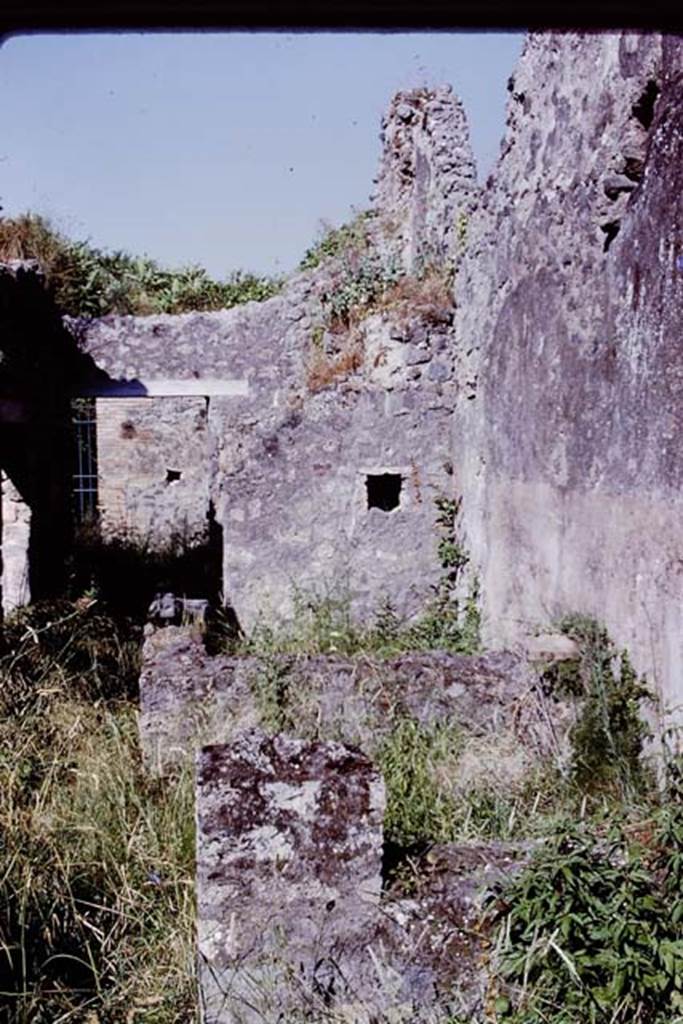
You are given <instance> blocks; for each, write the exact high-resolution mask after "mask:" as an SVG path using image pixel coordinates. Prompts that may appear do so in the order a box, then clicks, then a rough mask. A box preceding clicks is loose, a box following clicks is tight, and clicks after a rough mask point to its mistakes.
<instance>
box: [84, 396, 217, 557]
mask: <svg viewBox="0 0 683 1024" xmlns="http://www.w3.org/2000/svg"><path fill="white" fill-rule="evenodd" d="M96 411H97V412H96V417H97V450H98V478H99V479H98V491H99V494H98V502H99V508H100V515H101V522H102V532H103V536H105V537H107V536H111V535H112V534H113V535H117V534H119V533H121V534H123V535H124V536H133V537H135V538H140V539H141V540H142V541H143V542H144V543H149V544H152V545H153V546H159V545H162V546H163V544H168V543H170V542H171V541H175V540H180V541H181V542H183V543H188V544H197V543H203V542H205V541H206V539H207V534H208V529H209V511H210V504H209V503H210V468H211V467H210V450H211V449H210V444H209V439H208V424H207V418H208V417H207V399H205V398H201V397H188V398H171V397H168V398H98V399H97V401H96Z"/></svg>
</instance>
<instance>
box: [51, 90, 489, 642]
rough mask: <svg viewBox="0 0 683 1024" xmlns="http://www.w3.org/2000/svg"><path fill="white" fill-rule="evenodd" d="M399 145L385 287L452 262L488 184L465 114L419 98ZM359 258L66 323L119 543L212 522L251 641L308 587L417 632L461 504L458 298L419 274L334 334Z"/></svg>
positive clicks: (399, 124)
mask: <svg viewBox="0 0 683 1024" xmlns="http://www.w3.org/2000/svg"><path fill="white" fill-rule="evenodd" d="M406 111H408V113H406ZM449 139H450V140H451V141H452V143H453V145H452V146H451V147H450V148H449V145H448V143H449ZM384 142H385V154H384V157H383V160H382V164H381V167H380V175H379V184H378V198H377V206H376V210H375V213H376V214H377V216H376V217H375V218H374V220H373V224H375V228H373V230H372V231H371V232H370V235H371V237H370V240H369V242H368V244H369V245H370V246H371V247H374V248H373V252H374V255H373V261H372V267H373V272H374V273H377V274H380V275H381V274H382V273H384V272H385V271H386V268H387V267H388V262H389V261H390V258H391V253H395V252H396V251H398V250H401V252H402V251H403V248H405V246H407V249H406V253H407V252H408V250H410V253H412V255H411V256H410V258H409V259H408V258H407V257H406V261H404V262H405V266H404V269H407V270H414V269H415V267H416V265H417V263H419V260H418V255H419V256H420V259H421V258H422V256H424V255H425V253H427V250H429V253H430V259H440V260H442V262H443V261H444V260H445V261H448V260H449V259H451V257H452V249H453V246H452V242H453V237H454V236H453V231H452V230H451V229H452V228H453V225H454V224H456V221H457V220H458V217H459V215H460V213H462V212H463V211H464V210H465V209H468V208H469V205H471V198H472V192H473V178H474V170H473V164H472V160H471V153H470V151H469V143H467V142H466V130H465V124H464V116H463V113H462V109H461V107H460V105H459V103H458V101H457V100H455V98H454V97H453V96H452V94H451V93H450V91H449V90H437V91H436V92H435V93H434V94H432V93H426V92H424V91H419V92H418V93H415V94H414V95H413V94H405V95H404V96H403V98H402V101H401V103H397V104H394V106H392V109H391V111H390V113H389V116H388V118H387V119H386V120H385V124H384ZM453 146H455V149H456V152H455V154H454V152H453ZM397 160H398V164H397V163H396V161H397ZM404 165H405V166H404ZM411 211H412V212H411ZM394 215H395V216H394ZM392 217H393V221H392ZM406 217H408V221H409V223H410V230H409V232H408V233H407V234H405V233H404V232H403V229H402V227H401V225H402V224H404V219H405V218H406ZM408 221H405V223H408ZM390 222H392V223H393V224H394V227H392V228H391V229H389V228H388V227H387V225H389V223H390ZM378 224H380V225H381V229H382V230H381V232H379V233H378V231H377V230H376V225H378ZM380 235H381V237H380ZM397 247H398V249H397ZM346 256H348V254H346ZM346 256H340V257H338V258H332V259H331V260H327V261H324V262H323V263H322V264H321V265H320V266H319V267H317V268H316V269H315V270H313V271H309V272H307V273H301V274H298V275H294V276H293V277H292V278H291V279H290V280H289V281H288V282H287V285H286V287H285V289H284V291H283V292H282V293H281V294H280V295H278V296H276V297H274V298H272V299H270V300H268V301H266V302H263V303H248V304H246V305H244V306H241V307H237V308H235V309H232V310H228V311H219V312H214V313H188V314H183V315H181V316H167V315H162V316H147V317H130V316H128V317H105V318H103V319H101V320H98V321H93V322H79V321H75V320H70V321H69V326H70V329H71V330H72V331H73V333H74V335H75V336H77V337H78V339H79V345H80V348H81V351H82V352H83V353H84V354H85V355H86V356H87V357H88V358H89V359H90V360H92V363H93V367H94V372H93V376H92V380H91V381H90V382H89V381H88V380H87V379H84V380H83V381H82V382H81V386H82V387H83V388H84V389H85V391H86V393H95V394H97V395H98V396H99V397H98V420H99V424H98V448H99V472H100V506H101V511H102V515H103V523H104V525H105V529H106V530H107V531H109V532H116V531H117V530H125V529H127V528H129V527H135V528H136V529H137V530H138V532H140V533H143V534H144V536H145V539H149V540H152V541H153V543H154V544H155V546H163V543H164V542H165V541H166V540H168V538H169V536H170V534H171V533H172V532H173V531H174V530H180V529H184V528H186V529H187V531H188V534H189V535H190V536H191V537H193V536H199V534H200V533H201V528H202V524H203V523H204V524H205V523H206V521H207V517H208V516H215V522H216V524H217V525H218V528H219V529H220V530H221V531H222V543H223V566H222V568H223V589H224V599H225V601H226V602H227V603H229V604H230V605H231V607H232V608H233V609H234V611H235V613H236V615H237V618H238V620H239V623H240V625H241V626H242V627H243V628H245V629H247V630H248V629H250V628H251V627H253V626H254V624H255V623H256V622H257V620H258V619H259V617H260V616H265V617H270V618H275V617H280V616H281V617H287V616H289V615H290V614H291V613H292V611H293V598H294V592H295V590H296V589H298V590H311V589H315V590H316V591H317V592H318V594H320V593H321V591H322V592H327V593H330V592H331V593H332V594H333V595H334V596H335V597H348V599H349V600H350V603H351V608H352V612H353V614H354V615H356V616H362V615H368V614H371V613H372V612H373V611H375V610H377V608H378V607H379V605H380V604H381V603H382V602H383V600H384V599H387V598H388V599H390V600H391V602H392V604H393V606H394V607H395V609H396V611H397V612H399V614H401V615H405V616H408V617H410V616H412V615H414V614H416V613H417V612H418V611H419V610H420V609H421V608H423V607H424V606H425V604H426V602H427V601H428V600H429V598H430V597H431V595H432V588H433V586H434V585H435V583H436V582H437V580H438V577H439V573H440V565H439V559H438V556H437V544H438V539H439V538H438V536H437V532H436V509H435V505H434V501H435V498H438V497H445V498H451V499H452V498H453V497H454V490H453V480H452V467H451V453H450V430H449V421H450V416H451V415H452V411H453V407H454V402H455V398H456V391H457V384H456V380H455V377H454V349H453V344H452V320H453V309H452V299H451V296H450V295H449V293H448V287H447V286H446V285H445V284H444V283H443V282H444V280H445V277H442V279H441V284H439V279H438V275H436V277H435V276H432V277H427V278H425V279H422V280H418V278H417V277H416V276H415V275H414V274H413V275H412V276H411V275H407V276H405V277H404V280H403V281H402V283H401V286H400V287H399V288H397V289H395V290H394V291H393V292H392V291H389V292H387V293H386V294H385V295H384V296H383V301H382V302H381V303H380V304H378V305H377V304H376V305H375V306H373V305H372V304H370V305H369V307H368V308H367V309H364V308H363V307H362V304H361V305H360V306H359V308H358V309H357V310H354V312H353V316H352V317H351V318H350V320H347V321H345V320H344V319H343V318H339V317H338V318H337V319H336V320H335V318H334V316H332V315H331V314H330V309H331V308H332V307H331V298H332V297H333V296H334V295H335V294H336V293H337V292H338V290H339V289H340V288H343V287H345V286H349V281H348V280H347V278H346V277H345V275H349V274H353V273H354V272H355V271H354V261H353V260H352V259H347V258H346ZM359 258H360V257H359ZM401 258H403V257H401ZM383 267H384V270H383V269H382V268H383ZM387 272H388V271H387ZM89 386H90V390H88V388H89ZM115 395H116V396H118V397H113V396H115ZM161 395H164V396H166V397H159V396H161ZM183 395H185V397H181V396H183ZM202 403H203V404H202ZM169 472H170V473H171V475H172V476H173V477H174V479H168V473H169ZM178 472H180V473H181V477H180V479H178V478H177V476H176V474H177V473H178ZM387 475H388V476H389V477H393V478H394V480H393V482H392V481H386V480H385V479H384V478H385V477H386V476H387ZM368 478H375V479H371V480H370V481H369V480H368ZM376 478H380V479H379V480H378V479H376ZM383 481H384V483H386V484H387V485H389V484H391V486H394V487H398V488H399V489H400V491H399V495H398V500H397V501H396V502H394V504H393V506H392V505H391V504H387V507H381V506H382V501H383V499H380V503H379V505H378V504H377V502H376V501H375V499H374V498H373V496H372V495H371V494H370V493H369V491H368V486H370V487H371V488H372V487H375V486H377V487H381V486H382V482H383Z"/></svg>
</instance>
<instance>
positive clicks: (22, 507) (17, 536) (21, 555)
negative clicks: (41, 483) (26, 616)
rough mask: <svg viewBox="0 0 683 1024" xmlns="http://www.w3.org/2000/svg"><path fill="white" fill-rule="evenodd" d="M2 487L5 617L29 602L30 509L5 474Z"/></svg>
mask: <svg viewBox="0 0 683 1024" xmlns="http://www.w3.org/2000/svg"><path fill="white" fill-rule="evenodd" d="M0 480H1V487H2V610H3V613H4V614H7V612H10V611H12V609H13V608H17V607H19V606H20V605H22V604H27V603H28V601H29V600H30V588H29V541H30V537H31V509H30V508H29V506H28V505H27V504H26V502H25V501H24V500H23V498H22V497H21V495H20V494H19V491H18V490H17V489H16V487H15V486H14V484H13V483H12V481H11V480H10V479H9V477H7V476H6V475H5V474H4V473H3V474H2V476H1V478H0Z"/></svg>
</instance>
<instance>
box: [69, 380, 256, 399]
mask: <svg viewBox="0 0 683 1024" xmlns="http://www.w3.org/2000/svg"><path fill="white" fill-rule="evenodd" d="M248 394H249V381H248V380H247V379H246V378H245V377H236V378H233V379H226V380H222V379H220V378H217V377H200V378H193V379H191V380H163V379H154V380H152V379H145V380H112V381H106V382H104V383H94V384H89V385H86V386H84V387H81V388H79V390H78V395H77V396H76V397H80V398H180V397H183V396H185V395H189V396H192V395H196V396H198V397H200V398H202V397H203V398H213V397H234V398H240V397H245V396H247V395H248Z"/></svg>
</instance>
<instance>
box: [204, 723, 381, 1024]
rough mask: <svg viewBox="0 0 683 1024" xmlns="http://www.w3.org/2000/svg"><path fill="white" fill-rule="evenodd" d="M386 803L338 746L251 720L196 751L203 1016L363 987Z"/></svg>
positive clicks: (366, 765) (269, 1015)
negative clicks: (272, 731) (272, 730)
mask: <svg viewBox="0 0 683 1024" xmlns="http://www.w3.org/2000/svg"><path fill="white" fill-rule="evenodd" d="M384 806H385V796H384V784H383V782H382V780H381V778H380V776H379V774H378V772H377V770H376V769H375V768H374V767H373V765H372V764H371V762H370V761H369V760H368V759H367V758H366V757H365V756H364V755H363V754H361V753H360V752H359V751H357V750H355V749H353V748H351V747H348V746H345V745H343V744H340V743H334V742H326V743H324V742H312V743H310V742H306V741H303V740H298V739H294V738H292V737H289V736H285V735H279V736H269V735H267V734H265V733H263V732H261V731H260V730H258V729H252V730H249V731H247V732H244V733H241V734H240V735H238V736H236V737H235V738H234V740H233V742H232V743H231V744H230V745H229V746H228V745H214V746H207V747H204V748H203V749H202V750H201V752H200V754H199V758H198V779H197V815H198V830H197V836H198V838H197V843H198V847H197V905H198V938H199V980H200V989H201V1002H202V1007H203V1020H204V1024H251V1022H254V1024H256V1022H259V1024H270V1022H272V1024H275V1022H276V1021H282V1020H285V1019H290V1018H289V1017H288V1016H287V1014H294V1013H296V1012H301V1011H303V1010H307V1011H309V1012H311V1011H314V1010H315V1009H316V1007H318V1008H320V1009H321V1010H324V1009H325V1007H326V1006H329V1005H331V1004H333V1005H343V1004H344V1002H347V1003H348V1001H349V1000H350V999H351V998H354V999H355V998H357V996H358V991H357V985H361V987H362V985H363V980H362V979H363V971H362V966H361V964H360V962H359V961H362V959H363V958H365V959H367V956H366V955H365V947H364V944H365V942H366V941H367V939H368V928H370V930H372V927H373V922H374V920H375V915H376V908H377V904H378V901H379V895H380V888H381V864H382V818H383V814H384ZM368 994H369V993H368Z"/></svg>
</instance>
